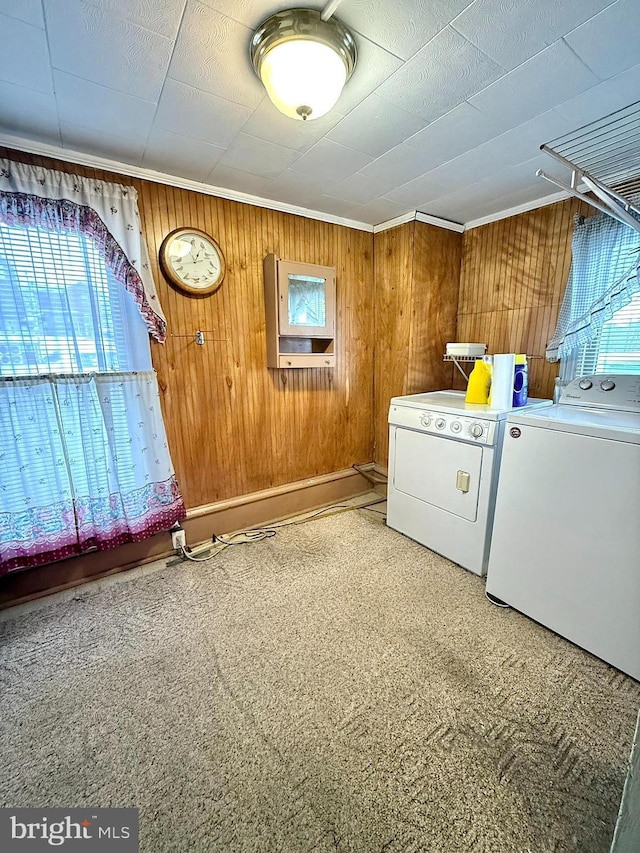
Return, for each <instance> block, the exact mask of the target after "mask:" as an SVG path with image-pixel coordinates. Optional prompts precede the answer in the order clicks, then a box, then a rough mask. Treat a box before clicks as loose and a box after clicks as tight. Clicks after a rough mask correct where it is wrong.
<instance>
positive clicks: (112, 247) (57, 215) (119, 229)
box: [0, 159, 167, 342]
mask: <svg viewBox="0 0 640 853" xmlns="http://www.w3.org/2000/svg"><path fill="white" fill-rule="evenodd" d="M0 222H5V223H7V224H8V225H32V226H36V227H38V228H42V229H44V230H48V231H74V232H76V233H83V234H86V235H88V236H90V237H91V238H92V240H93V242H94V244H95V245H96V246H97V248H98V250H99V251H100V253H101V254H102V256H103V258H104V260H105V263H106V264H107V266H108V267H109V269H110V270H111V271H112V273H113V275H114V276H115V277H116V279H117V280H118V281H119V282H120V283H121V284H122V285H123V286H124V287H125V288H126V289H127V290H128V291H129V292H130V293H131V294H132V296H133V298H134V299H135V301H136V304H137V305H138V308H139V309H140V313H141V314H142V316H143V318H144V320H145V322H146V324H147V327H148V329H149V333H150V334H151V335H152V336H153V337H154V338H155V339H156V340H158V341H160V342H162V341H164V339H165V335H166V327H167V323H166V319H165V317H164V314H163V313H162V308H161V307H160V301H159V299H158V295H157V293H156V286H155V282H154V280H153V276H152V275H151V266H150V264H149V253H148V251H147V245H146V242H145V240H144V239H143V236H142V231H141V229H140V214H139V212H138V194H137V192H136V189H135V187H125V186H121V185H120V184H111V183H107V182H106V181H96V180H90V179H89V178H81V177H79V176H78V175H71V174H67V173H65V172H55V171H52V170H50V169H43V168H41V167H39V166H28V165H26V164H24V163H14V162H13V161H11V160H7V159H0Z"/></svg>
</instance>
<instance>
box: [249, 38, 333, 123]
mask: <svg viewBox="0 0 640 853" xmlns="http://www.w3.org/2000/svg"><path fill="white" fill-rule="evenodd" d="M260 77H261V79H262V82H263V83H264V87H265V89H266V90H267V94H268V95H269V97H270V98H271V100H272V101H273V103H274V104H275V106H276V107H277V108H278V109H279V110H280V112H283V113H284V114H285V115H287V116H289V117H290V118H295V119H304V120H306V119H316V118H320V117H321V116H323V115H325V114H326V113H328V112H329V110H330V109H331V108H332V107H333V106H335V103H336V101H337V100H338V98H339V97H340V94H341V92H342V89H343V87H344V84H345V82H346V80H347V69H346V67H345V64H344V62H343V60H342V58H341V57H340V56H339V55H338V54H337V53H336V52H335V50H334V49H333V48H332V47H329V46H328V45H326V44H322V43H321V42H317V41H309V40H308V39H301V40H298V41H295V40H292V41H285V42H282V43H281V44H277V45H275V46H274V47H272V48H271V50H270V51H269V52H268V53H267V54H266V55H265V57H264V59H263V60H262V64H261V66H260Z"/></svg>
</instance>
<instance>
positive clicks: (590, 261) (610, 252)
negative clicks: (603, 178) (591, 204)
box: [546, 213, 640, 361]
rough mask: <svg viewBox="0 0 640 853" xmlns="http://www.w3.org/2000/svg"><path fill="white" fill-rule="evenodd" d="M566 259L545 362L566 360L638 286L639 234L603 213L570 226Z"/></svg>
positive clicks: (631, 295) (628, 300)
mask: <svg viewBox="0 0 640 853" xmlns="http://www.w3.org/2000/svg"><path fill="white" fill-rule="evenodd" d="M571 251H572V260H571V270H570V272H569V279H568V281H567V288H566V290H565V294H564V298H563V300H562V306H561V308H560V314H559V317H558V324H557V326H556V330H555V332H554V335H553V338H552V340H551V341H550V342H549V344H548V345H547V353H546V355H547V361H559V360H560V359H566V358H568V357H570V356H571V355H572V354H575V352H576V350H577V349H578V348H579V347H581V346H582V345H583V344H586V343H587V342H588V341H590V340H592V339H593V338H594V336H595V335H596V334H597V332H598V331H599V330H600V329H601V328H602V326H603V325H604V323H606V321H607V320H610V319H611V318H612V317H613V315H614V313H615V312H616V311H618V310H619V309H620V308H624V307H625V305H628V304H629V303H630V302H631V299H632V298H633V295H634V294H635V293H638V292H639V291H640V273H639V268H640V234H639V233H638V232H637V231H634V230H633V228H630V227H629V226H628V225H625V224H624V223H622V222H618V221H617V220H616V219H613V218H612V217H611V216H607V214H605V213H600V214H598V215H597V216H592V217H590V218H589V219H586V220H585V221H584V222H582V223H579V224H577V225H576V228H575V231H574V234H573V240H572V243H571Z"/></svg>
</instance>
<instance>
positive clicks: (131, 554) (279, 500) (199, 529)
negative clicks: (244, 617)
mask: <svg viewBox="0 0 640 853" xmlns="http://www.w3.org/2000/svg"><path fill="white" fill-rule="evenodd" d="M358 468H360V469H361V471H362V472H363V473H360V472H359V471H356V470H355V468H345V469H342V470H340V471H335V472H333V473H330V474H322V475H320V476H317V477H311V478H309V479H306V480H299V481H297V482H293V483H285V484H283V485H281V486H274V487H272V488H269V489H264V490H262V491H259V492H252V493H250V494H247V495H241V496H239V497H236V498H230V499H227V500H223V501H218V502H217V503H213V504H207V505H204V506H199V507H194V508H193V509H190V510H188V512H187V518H186V519H185V521H184V522H183V527H184V528H185V531H186V534H187V543H188V544H189V545H191V546H194V545H197V544H200V543H202V542H206V541H207V540H209V539H211V536H212V534H213V533H215V534H218V535H220V534H225V533H231V532H232V531H236V530H243V529H245V528H248V527H257V526H260V525H263V524H268V523H273V522H275V521H280V520H282V519H284V518H288V517H290V516H292V515H297V514H301V513H305V512H310V511H312V510H314V509H321V508H322V507H325V506H331V505H332V504H334V503H340V501H342V500H346V499H348V498H353V497H357V496H358V495H361V494H364V493H365V492H367V491H371V490H372V485H371V482H370V481H369V479H368V478H367V476H366V473H367V472H369V471H373V470H374V464H373V462H370V463H368V464H365V465H358ZM173 553H174V552H173V550H172V548H171V538H170V536H169V534H168V533H157V534H156V535H155V536H151V537H150V538H149V539H145V540H144V541H143V542H133V543H130V544H127V545H122V546H120V547H119V548H114V549H113V550H112V551H99V552H94V553H91V554H84V555H82V556H80V557H73V558H71V559H69V560H61V561H60V562H58V563H50V564H49V565H47V566H38V567H36V568H34V569H26V570H25V571H23V572H15V573H12V574H9V575H6V576H5V577H3V578H0V610H2V609H4V608H7V607H13V606H14V605H17V604H23V603H25V602H27V601H33V600H34V599H37V598H42V597H43V596H46V595H51V594H52V593H54V592H61V591H63V590H66V589H71V588H72V587H75V586H79V585H81V584H83V583H87V582H89V581H93V580H98V579H100V578H104V577H108V576H109V575H113V574H116V573H118V572H123V571H127V570H128V569H133V568H136V567H137V566H142V565H145V564H146V563H150V562H153V561H154V560H159V559H163V558H165V557H169V556H171V555H172V554H173Z"/></svg>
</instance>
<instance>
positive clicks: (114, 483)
mask: <svg viewBox="0 0 640 853" xmlns="http://www.w3.org/2000/svg"><path fill="white" fill-rule="evenodd" d="M3 163H4V165H2V167H1V170H0V171H1V174H2V177H1V178H0V223H2V224H3V228H6V229H7V230H8V232H9V233H8V234H5V236H4V242H3V243H2V244H0V249H1V251H0V307H1V306H2V305H3V304H5V305H8V306H9V307H11V306H12V305H14V304H15V305H17V304H18V303H19V304H20V305H24V304H27V299H28V297H29V298H31V297H33V298H32V299H31V302H29V304H30V305H31V306H32V309H31V313H29V316H28V317H27V319H26V321H24V324H23V327H22V328H18V329H17V330H16V325H15V324H16V323H19V322H20V321H19V320H18V319H17V318H18V314H15V315H12V317H11V318H10V322H11V323H12V324H13V325H12V326H11V328H9V326H7V323H8V322H9V320H7V321H5V322H4V323H3V320H2V317H0V336H2V335H3V336H4V337H3V340H4V345H5V346H12V347H15V348H18V349H19V348H20V347H21V346H22V345H23V344H24V345H25V347H24V348H25V351H26V350H27V349H29V347H31V348H32V347H33V343H34V335H35V334H36V332H37V330H38V324H39V323H40V322H42V328H43V329H46V328H47V322H48V323H49V326H48V328H49V332H47V334H46V335H45V337H44V339H46V341H47V342H48V343H50V342H51V340H52V338H51V332H50V329H51V324H52V314H51V307H49V309H48V311H47V310H46V309H43V312H44V319H42V318H38V317H37V316H36V315H35V314H34V310H35V309H33V306H34V305H40V304H41V303H42V299H43V294H45V295H46V296H47V297H51V296H52V295H55V294H56V292H60V294H63V293H65V292H69V293H70V292H71V290H73V289H74V288H75V293H76V297H77V296H78V290H77V288H78V287H81V288H87V287H89V288H94V289H95V290H96V293H97V294H98V295H97V296H96V300H99V301H100V305H101V306H102V308H103V309H104V311H102V309H101V313H100V315H99V316H100V323H99V324H98V325H99V331H98V332H97V334H102V332H108V335H107V338H106V340H108V341H111V342H113V345H114V346H116V345H117V346H118V347H121V348H124V349H123V357H122V359H121V360H120V361H121V363H122V364H125V365H126V367H125V368H120V370H123V369H124V370H126V371H127V372H106V371H110V370H113V368H109V367H106V368H98V370H96V372H91V373H88V372H87V371H86V368H83V363H82V347H83V344H84V343H85V338H82V337H80V334H83V335H86V334H88V332H87V324H85V326H84V330H83V332H82V333H80V332H78V331H77V330H76V328H75V324H73V323H69V324H63V325H61V324H60V323H59V322H58V326H57V335H58V337H57V338H56V339H55V340H56V342H58V341H61V342H63V343H66V344H67V345H68V346H67V352H66V356H65V357H68V354H69V353H71V354H73V353H74V352H76V353H77V354H78V360H77V363H72V364H71V367H70V370H71V371H72V372H70V373H51V372H47V374H46V375H38V366H37V364H36V365H35V367H34V368H33V369H32V370H31V371H29V370H27V371H26V373H27V374H28V375H24V370H23V368H21V375H17V374H16V373H13V374H12V375H5V376H4V377H0V575H3V574H6V573H8V572H13V571H17V570H19V569H24V568H28V567H31V566H37V565H43V564H45V563H49V562H53V561H55V560H58V559H62V558H65V557H69V556H72V555H75V554H81V553H85V552H87V551H90V550H93V549H105V548H113V547H116V546H117V545H120V544H123V543H125V542H134V541H137V540H140V539H143V538H146V537H148V536H150V535H152V534H153V533H156V532H158V531H161V530H168V529H169V528H170V527H171V526H172V525H173V524H174V523H175V522H176V521H179V520H181V519H183V518H184V516H185V506H184V502H183V499H182V496H181V494H180V491H179V488H178V484H177V482H176V478H175V474H174V470H173V465H172V462H171V457H170V454H169V449H168V446H167V439H166V434H165V429H164V424H163V421H162V413H161V408H160V400H159V392H158V384H157V380H156V376H155V373H154V372H153V370H152V369H150V368H151V361H150V351H149V334H151V335H153V336H154V337H155V338H156V339H157V340H159V341H162V340H163V339H164V336H165V329H166V324H165V320H164V316H163V314H162V310H161V308H160V305H159V302H158V298H157V294H156V292H155V285H154V282H153V279H152V277H151V274H150V270H149V265H148V255H147V250H146V247H145V245H144V240H143V239H142V236H141V233H140V227H139V217H138V210H137V202H136V194H135V190H134V189H133V188H131V187H119V186H118V185H115V184H105V183H104V182H99V181H88V180H87V179H83V178H79V177H76V176H73V175H65V174H62V173H58V172H49V171H47V170H44V169H36V168H34V167H29V166H23V165H21V164H15V163H11V164H7V161H3ZM7 187H11V188H12V189H7ZM68 196H71V197H72V198H71V197H68ZM105 220H106V221H105ZM107 223H108V224H107ZM16 229H18V230H19V231H20V232H21V233H22V230H23V229H31V230H33V229H37V231H38V232H47V233H48V234H51V233H53V232H55V233H56V234H63V233H73V234H81V235H84V237H86V238H89V240H90V241H91V242H92V243H94V244H95V245H96V246H97V248H98V252H99V257H101V258H102V260H103V262H104V263H103V266H102V270H103V272H102V273H100V272H99V271H96V266H95V263H93V262H91V263H89V262H87V265H86V269H85V268H84V267H83V272H82V274H81V275H80V274H79V273H78V269H79V268H78V266H77V264H76V266H74V267H73V269H72V271H71V273H70V275H69V277H68V280H67V279H65V277H64V276H63V275H60V274H59V272H60V267H61V266H64V265H65V259H64V256H63V255H62V254H55V253H54V254H53V255H51V251H52V250H51V244H49V243H47V242H46V241H45V244H46V246H45V248H44V249H39V248H37V246H36V244H35V243H34V244H33V252H36V253H37V252H40V254H39V255H38V257H37V258H36V257H35V255H34V259H35V260H33V264H32V266H29V264H30V263H31V261H30V260H29V258H27V260H25V253H24V250H23V245H22V244H23V242H24V241H20V240H18V239H17V237H16V238H14V240H13V243H12V236H11V235H12V233H14V232H15V231H16ZM84 237H83V239H84ZM65 239H66V238H65ZM74 239H75V238H74ZM56 240H58V238H57V237H56ZM14 244H15V245H16V246H18V244H20V246H19V251H18V249H16V251H17V252H18V253H17V254H16V255H15V256H12V255H11V252H12V247H13V245H14ZM57 245H58V244H57V243H56V246H57ZM2 247H4V248H2ZM105 269H106V272H105ZM3 270H4V272H3ZM39 276H40V279H38V277H39ZM105 276H106V278H108V279H109V280H112V281H115V283H114V285H113V287H115V288H116V291H118V292H119V293H122V292H124V293H125V295H126V300H127V301H129V302H130V303H131V305H132V306H134V305H135V306H137V311H136V309H135V307H134V308H133V309H132V311H131V312H128V311H127V312H124V313H123V312H122V310H121V308H122V306H120V308H119V309H118V311H115V302H114V301H113V299H112V296H113V294H112V291H111V290H110V289H109V287H110V286H109V287H107V286H106V285H105V283H104V281H105ZM78 277H80V278H82V279H83V280H82V281H81V282H79V281H78V280H77V279H78ZM98 278H100V279H101V284H98ZM120 287H122V288H123V291H120V290H119V288H120ZM100 288H102V289H100ZM34 291H35V297H37V298H35V297H34ZM83 292H84V291H83ZM109 294H111V296H110V295H109ZM4 297H6V301H5V302H3V298H4ZM67 299H68V301H69V304H70V305H71V304H72V300H71V299H70V297H67ZM110 299H111V304H112V306H114V312H115V313H113V314H112V315H111V316H108V310H107V309H108V305H109V300H110ZM50 302H51V300H50ZM51 304H53V303H52V302H51ZM61 304H65V303H64V302H61ZM95 304H96V305H97V304H98V302H97V301H96V302H95ZM41 307H42V306H41ZM96 316H98V315H96ZM141 318H142V319H141ZM57 320H59V318H57ZM143 321H144V322H143ZM105 324H111V326H110V328H109V329H107V328H106V326H105ZM5 326H7V328H6V329H5ZM124 326H126V328H124ZM114 329H115V330H116V331H117V334H114ZM103 344H104V340H101V342H100V345H101V346H102V345H103ZM85 349H86V348H85ZM65 363H67V362H66V361H65ZM40 370H41V368H40Z"/></svg>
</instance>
